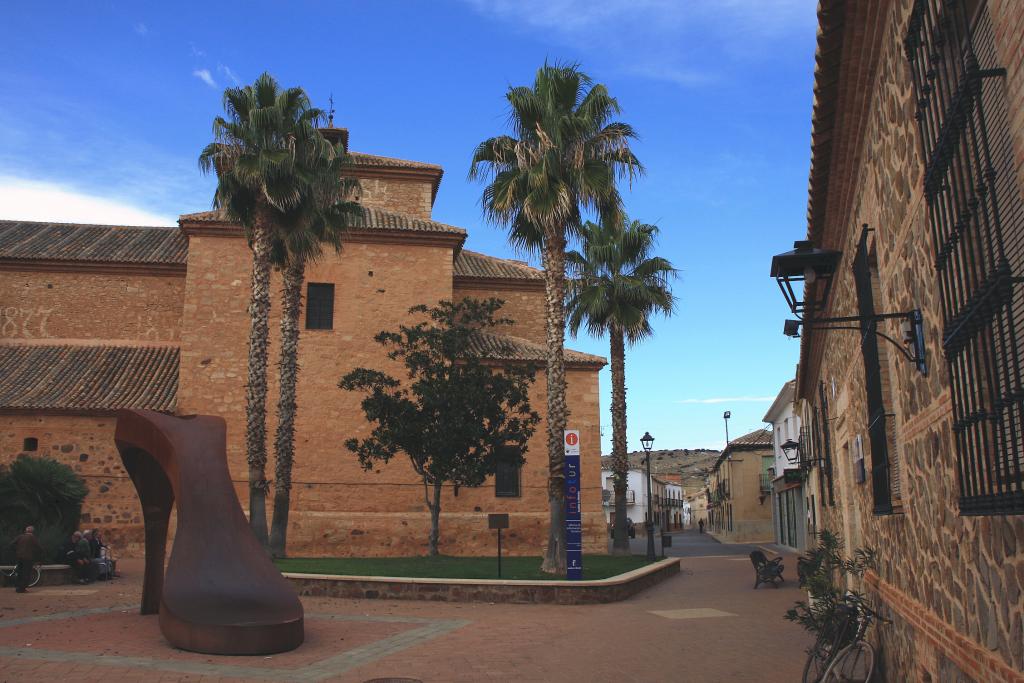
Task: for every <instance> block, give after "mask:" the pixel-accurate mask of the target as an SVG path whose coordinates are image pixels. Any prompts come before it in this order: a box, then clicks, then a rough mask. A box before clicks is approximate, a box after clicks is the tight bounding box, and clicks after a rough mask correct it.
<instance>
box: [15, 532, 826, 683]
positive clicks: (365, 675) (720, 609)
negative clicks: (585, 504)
mask: <svg viewBox="0 0 1024 683" xmlns="http://www.w3.org/2000/svg"><path fill="white" fill-rule="evenodd" d="M666 550H668V551H670V553H671V554H676V555H679V556H682V557H683V560H682V563H683V564H682V567H683V571H682V573H681V574H680V575H679V576H676V577H673V578H671V579H669V580H668V581H666V582H664V583H662V584H660V585H658V586H655V587H654V588H652V589H650V590H648V591H646V592H644V593H641V594H640V595H638V596H635V597H634V598H631V599H630V600H627V601H624V602H620V603H613V604H608V605H585V606H570V607H565V606H556V605H493V604H465V603H432V602H413V601H409V602H390V601H378V600H341V599H315V598H313V599H304V600H303V603H304V604H305V607H306V615H307V620H306V634H307V636H306V643H305V644H304V645H303V646H302V647H300V648H299V649H298V650H296V651H294V652H291V653H285V654H280V655H274V656H271V657H217V656H211V655H200V654H194V653H188V652H183V651H180V650H175V649H173V648H171V647H170V646H168V645H167V644H166V643H165V642H164V641H163V639H162V638H161V636H160V632H159V628H158V625H157V620H156V617H143V616H140V615H139V614H138V612H137V602H136V601H137V599H138V596H139V592H140V587H141V569H142V565H141V562H139V561H137V560H136V561H132V560H128V561H124V562H122V563H120V565H121V568H122V573H123V575H124V577H125V578H122V579H119V580H116V581H114V582H113V583H101V584H94V585H91V586H87V587H82V588H80V589H78V588H76V589H70V587H68V588H69V590H68V589H61V590H59V591H58V590H55V589H45V588H40V589H37V590H35V591H32V592H30V593H29V594H27V595H16V594H15V593H14V590H13V589H10V588H9V589H3V590H2V591H0V681H8V680H10V681H14V680H43V679H45V680H56V679H59V678H69V679H70V678H73V679H74V680H75V681H76V683H77V682H80V681H122V680H123V681H128V680H140V679H143V678H145V680H147V681H212V680H282V681H326V680H330V681H353V682H362V681H367V680H370V679H374V678H391V677H407V678H413V679H419V680H422V681H424V682H425V683H427V682H439V681H549V680H563V679H570V678H572V679H576V680H581V681H615V682H616V683H622V682H623V681H702V682H707V681H723V682H725V681H780V682H782V681H794V680H799V678H800V673H801V669H802V666H803V658H804V655H803V651H804V648H806V647H807V645H808V637H807V636H806V634H805V633H804V632H803V631H802V630H801V629H800V628H799V627H798V626H795V625H794V624H791V623H789V622H787V621H785V620H784V619H782V614H783V612H785V610H786V609H787V608H788V607H790V606H791V605H792V603H793V602H794V601H795V600H797V599H799V597H800V596H801V592H800V591H799V590H798V589H797V587H796V582H795V558H794V557H792V556H787V559H786V565H787V570H786V574H787V577H788V579H789V580H788V581H787V583H786V584H785V585H784V586H783V587H782V588H779V589H772V588H765V587H762V588H760V589H758V590H756V591H755V590H752V586H753V570H752V568H751V566H750V562H749V560H748V559H747V557H746V552H749V550H748V549H747V548H746V547H740V546H729V545H719V544H717V542H715V541H714V540H713V539H708V538H697V537H696V534H689V533H687V534H684V535H682V536H677V537H676V539H675V545H674V547H673V548H669V549H666Z"/></svg>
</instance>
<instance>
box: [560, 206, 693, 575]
mask: <svg viewBox="0 0 1024 683" xmlns="http://www.w3.org/2000/svg"><path fill="white" fill-rule="evenodd" d="M657 235H658V228H657V226H654V225H649V224H647V223H641V222H640V221H630V220H629V219H628V218H626V217H625V216H623V217H622V218H621V220H615V221H609V222H605V223H603V224H595V223H591V222H589V221H588V222H587V223H586V224H585V225H584V226H583V230H582V236H581V240H580V241H581V244H582V251H572V252H569V254H568V255H567V257H566V260H567V262H568V267H569V272H570V274H571V275H572V276H573V279H572V281H571V282H570V285H569V298H568V301H567V303H566V307H567V308H568V310H569V329H570V330H571V331H572V333H573V335H576V334H578V333H579V330H580V328H581V327H583V326H586V328H587V331H588V332H590V334H592V335H594V336H600V335H602V334H604V333H605V332H607V333H608V339H609V341H610V346H611V361H612V473H613V477H614V482H613V485H614V489H615V524H614V532H615V533H614V541H613V545H612V548H613V551H614V552H615V554H620V555H628V554H629V553H630V550H629V537H628V535H627V530H626V483H627V477H628V475H629V459H628V456H627V450H626V343H627V342H628V343H629V344H631V345H632V344H636V343H638V342H640V341H642V340H643V339H645V338H647V337H649V336H651V335H652V334H653V333H654V330H653V328H652V327H651V316H652V315H653V314H657V313H660V314H662V315H666V316H668V315H671V314H672V312H673V310H674V309H675V297H674V296H673V295H672V291H671V288H670V286H669V281H670V280H671V279H672V278H673V277H674V276H675V272H676V271H675V269H674V268H673V267H672V264H671V263H670V262H669V261H667V260H665V259H663V258H661V257H658V256H653V255H652V252H653V250H654V244H655V240H656V238H657Z"/></svg>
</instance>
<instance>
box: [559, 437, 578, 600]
mask: <svg viewBox="0 0 1024 683" xmlns="http://www.w3.org/2000/svg"><path fill="white" fill-rule="evenodd" d="M563 443H564V446H565V465H564V472H565V559H566V578H567V579H569V580H580V579H582V578H583V520H582V515H581V512H580V433H579V430H576V429H567V430H565V436H564V439H563Z"/></svg>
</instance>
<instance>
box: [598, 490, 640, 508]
mask: <svg viewBox="0 0 1024 683" xmlns="http://www.w3.org/2000/svg"><path fill="white" fill-rule="evenodd" d="M601 498H602V500H603V501H604V503H605V505H609V506H611V507H615V492H614V491H609V490H608V489H605V490H604V492H603V493H602V494H601ZM635 504H636V491H634V490H632V489H627V490H626V505H635Z"/></svg>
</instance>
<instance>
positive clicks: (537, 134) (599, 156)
mask: <svg viewBox="0 0 1024 683" xmlns="http://www.w3.org/2000/svg"><path fill="white" fill-rule="evenodd" d="M506 98H507V99H508V103H509V124H510V126H511V128H512V135H499V136H497V137H493V138H490V139H488V140H484V141H483V142H481V143H480V144H479V145H478V146H477V148H476V150H475V151H474V153H473V160H472V166H471V167H470V172H469V176H470V178H471V179H482V180H486V181H489V182H488V184H487V186H486V188H485V189H484V191H483V198H482V205H483V210H484V213H485V215H486V216H487V217H488V218H489V219H490V220H491V221H493V222H495V223H497V224H499V225H501V226H503V227H505V228H506V229H507V230H508V231H509V236H510V239H511V241H512V243H513V244H515V245H517V246H519V247H521V248H524V249H526V250H529V251H534V252H540V254H541V261H542V263H543V266H544V290H545V304H546V305H545V322H546V328H547V333H546V337H547V338H546V342H547V358H546V361H547V363H546V365H547V373H546V380H547V416H546V420H547V445H548V504H549V513H550V520H549V526H548V544H547V549H546V551H545V557H544V563H543V567H542V568H543V570H544V571H546V572H549V573H563V572H564V571H565V476H564V474H563V464H564V460H565V453H564V447H563V445H562V439H563V432H564V430H565V428H566V424H567V421H568V416H569V411H568V407H567V405H566V399H565V294H566V292H565V251H566V244H567V240H568V239H569V238H570V237H572V236H573V235H575V234H577V233H578V231H579V229H580V227H581V225H582V219H581V215H582V213H583V212H584V211H593V212H596V213H597V214H598V215H599V216H601V218H602V219H605V220H614V219H615V217H616V216H617V215H619V213H620V212H621V199H620V196H619V192H618V189H617V185H616V182H617V181H618V180H619V179H621V178H623V177H625V178H628V179H629V180H630V181H632V179H633V178H634V177H635V176H637V175H639V174H641V173H642V172H643V167H642V166H641V164H640V162H639V161H638V160H637V159H636V157H635V156H634V155H633V152H632V151H631V150H630V147H629V143H630V141H631V140H633V139H635V138H636V133H635V132H634V130H633V128H632V127H631V126H629V125H628V124H625V123H621V122H618V121H613V120H612V119H613V117H614V116H616V115H617V114H618V113H619V104H618V102H617V101H616V99H615V98H613V97H611V96H610V95H609V94H608V90H607V88H605V86H603V85H600V84H594V83H593V82H592V81H591V79H590V77H589V76H587V75H586V74H584V73H582V72H581V71H580V69H579V67H578V66H576V65H568V66H563V65H551V64H545V65H544V66H543V67H541V68H540V69H539V70H538V71H537V75H536V78H535V80H534V83H533V86H532V87H527V86H521V87H510V88H509V89H508V92H507V93H506Z"/></svg>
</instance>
